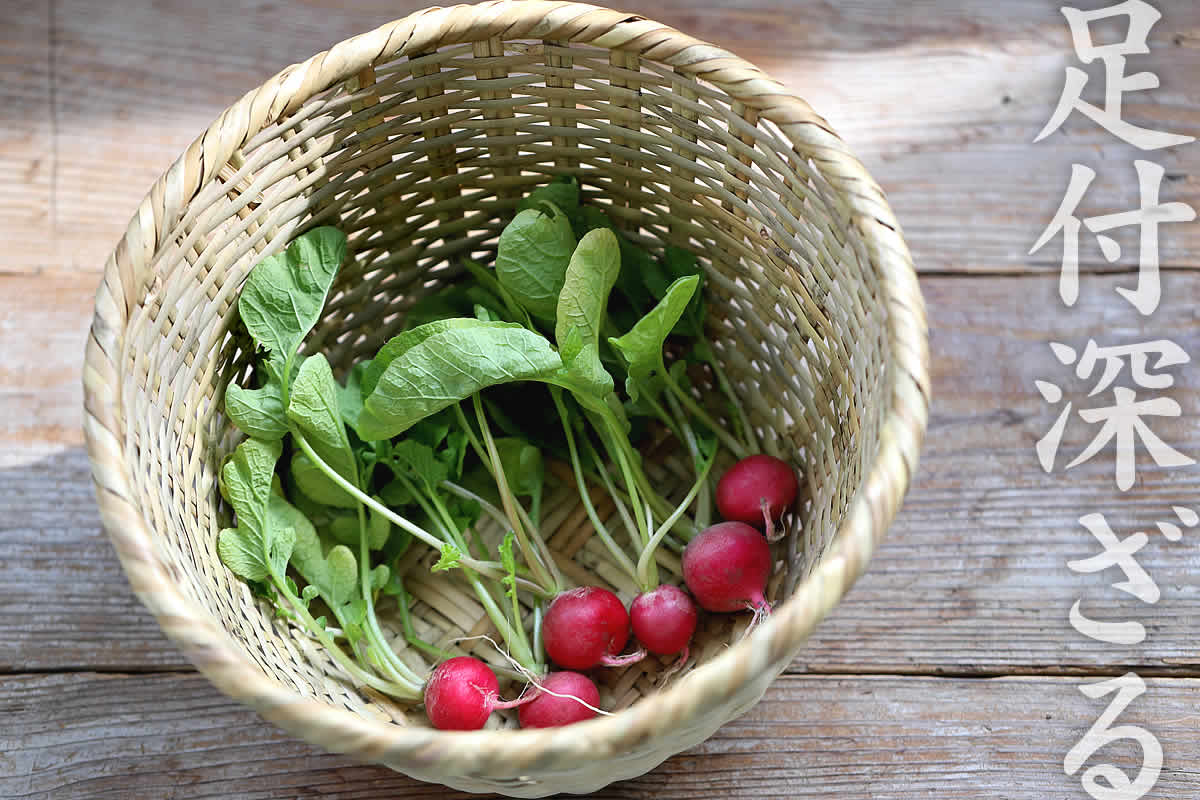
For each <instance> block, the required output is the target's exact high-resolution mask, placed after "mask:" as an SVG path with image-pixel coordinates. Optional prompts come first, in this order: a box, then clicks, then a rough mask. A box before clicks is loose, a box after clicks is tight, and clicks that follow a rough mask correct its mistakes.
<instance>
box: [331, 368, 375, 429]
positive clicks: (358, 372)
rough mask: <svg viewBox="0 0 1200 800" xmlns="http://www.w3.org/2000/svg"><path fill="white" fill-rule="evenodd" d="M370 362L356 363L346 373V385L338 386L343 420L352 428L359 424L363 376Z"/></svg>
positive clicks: (339, 406)
mask: <svg viewBox="0 0 1200 800" xmlns="http://www.w3.org/2000/svg"><path fill="white" fill-rule="evenodd" d="M370 363H371V362H369V361H360V362H358V363H357V364H355V365H354V366H353V367H351V368H350V372H348V373H347V374H346V385H345V386H339V387H338V408H339V409H340V410H341V412H342V421H343V422H345V423H346V424H347V425H349V426H350V427H351V428H353V427H355V426H356V425H358V415H359V414H361V413H362V401H363V391H362V378H363V375H364V374H365V373H366V371H367V369H368V367H369V366H370Z"/></svg>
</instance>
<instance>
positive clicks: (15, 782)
mask: <svg viewBox="0 0 1200 800" xmlns="http://www.w3.org/2000/svg"><path fill="white" fill-rule="evenodd" d="M1089 682H1090V681H1089ZM1078 684H1079V681H1076V680H1074V679H1055V678H1038V679H1019V678H1008V679H996V680H964V679H936V678H894V677H857V678H845V679H843V678H824V677H813V676H808V677H797V676H792V677H785V678H781V679H780V680H778V681H776V683H775V684H774V685H773V686H772V688H771V689H770V690H769V691H768V692H767V695H766V697H765V698H764V700H763V702H762V703H760V704H759V705H758V706H756V707H755V708H754V709H753V710H751V711H750V712H749V713H748V714H747V715H746V716H744V717H742V718H741V719H740V720H737V721H735V722H733V723H730V724H729V725H726V726H725V727H724V728H722V729H721V730H720V731H718V732H717V734H716V735H715V736H714V737H713V738H711V739H709V740H708V741H707V742H704V743H703V744H701V745H699V746H698V747H695V748H693V749H692V750H689V751H687V752H686V753H684V754H681V755H679V756H676V757H674V758H671V759H669V760H668V761H667V762H665V763H664V764H662V765H661V766H660V767H658V768H657V769H656V770H654V771H652V772H650V773H649V774H648V775H645V776H643V777H641V778H638V779H635V780H631V781H627V782H623V783H618V784H616V785H613V786H610V787H608V788H606V789H603V790H601V791H600V792H598V793H596V794H595V795H594V796H595V797H598V798H612V799H613V800H616V799H617V798H622V799H624V798H630V799H632V798H650V797H653V798H656V799H657V800H668V799H669V798H680V799H681V800H682V799H685V798H692V797H697V796H701V797H717V796H725V797H729V796H734V795H736V796H737V797H764V798H765V797H778V796H781V795H782V794H783V793H784V792H785V787H786V794H787V796H789V797H829V796H831V795H835V796H837V797H840V798H897V799H899V798H917V797H920V798H954V799H955V800H965V799H966V798H988V800H991V799H992V798H995V797H997V796H999V795H997V787H998V786H1003V787H1004V789H1003V791H1002V796H1003V797H1005V798H1006V799H1007V800H1034V799H1035V798H1036V799H1037V800H1041V798H1045V797H1059V798H1075V797H1078V798H1084V797H1086V795H1085V794H1084V793H1083V790H1082V789H1081V788H1080V784H1079V776H1078V774H1077V775H1076V777H1074V778H1072V777H1068V776H1066V775H1065V774H1064V772H1063V766H1062V764H1063V757H1064V756H1065V755H1066V753H1067V752H1068V751H1069V750H1070V749H1071V748H1072V747H1073V746H1074V745H1075V743H1076V742H1078V741H1079V740H1080V739H1081V738H1082V737H1083V734H1084V732H1085V731H1086V730H1087V729H1088V728H1089V727H1090V726H1091V724H1092V723H1093V722H1094V721H1095V720H1096V719H1097V718H1098V717H1099V716H1100V714H1101V713H1102V712H1103V711H1104V709H1105V708H1106V707H1107V704H1108V702H1109V700H1110V699H1111V698H1104V699H1102V700H1097V701H1093V700H1089V699H1087V698H1086V697H1084V696H1083V695H1082V694H1081V693H1080V692H1079V690H1078V688H1077V686H1078ZM1146 684H1147V691H1146V693H1145V694H1144V695H1142V696H1141V697H1139V698H1137V699H1136V700H1134V701H1133V702H1132V704H1131V705H1130V706H1129V707H1128V709H1127V710H1126V711H1125V712H1124V713H1123V714H1122V715H1121V717H1120V720H1119V721H1120V722H1121V723H1123V724H1131V725H1139V726H1142V727H1144V728H1145V729H1146V730H1147V731H1149V732H1150V733H1151V734H1153V735H1154V736H1155V737H1156V738H1157V739H1158V741H1159V742H1160V743H1161V745H1162V748H1163V753H1164V755H1163V764H1164V768H1163V771H1162V773H1161V775H1160V777H1159V779H1158V783H1157V786H1156V787H1155V791H1156V794H1155V795H1154V796H1158V797H1192V796H1195V795H1196V794H1197V792H1198V791H1200V774H1197V772H1196V771H1195V770H1194V769H1192V768H1191V765H1192V764H1194V763H1195V762H1196V759H1197V758H1200V739H1198V738H1197V737H1196V734H1195V723H1196V716H1195V696H1196V692H1197V691H1198V690H1200V682H1198V681H1195V680H1185V679H1149V680H1147V681H1146ZM0 709H3V711H4V718H5V725H4V726H3V728H0V766H2V767H3V768H2V769H0V795H3V796H4V797H10V798H21V799H22V800H40V798H54V800H70V799H71V798H84V797H87V798H107V797H163V798H173V799H175V800H182V799H183V798H189V800H199V799H200V798H231V797H237V798H242V799H243V800H254V799H256V798H276V797H281V796H284V795H286V796H288V797H322V798H331V799H332V798H337V799H338V800H355V799H356V798H362V799H363V800H365V798H377V797H385V796H386V797H397V798H400V797H403V798H418V797H422V798H433V797H438V798H451V797H455V798H467V797H471V796H472V795H464V794H461V793H458V792H454V791H451V790H448V789H444V788H441V787H436V786H433V785H430V784H423V783H418V782H416V781H413V780H411V779H409V778H406V777H404V776H402V775H399V774H397V773H393V772H391V771H389V770H386V769H383V768H381V767H374V766H365V765H359V764H355V763H352V762H350V761H348V760H347V759H346V758H343V757H341V756H336V755H330V754H326V753H323V752H319V751H318V750H316V749H315V748H313V747H310V746H308V745H306V744H304V743H302V742H299V741H296V740H293V739H291V738H290V737H288V736H287V735H285V734H284V733H282V732H280V731H278V730H277V729H275V728H274V727H272V726H270V725H268V724H266V723H264V722H262V721H261V720H259V719H258V718H257V717H256V716H255V715H254V714H253V713H252V712H251V711H249V710H247V709H245V708H242V707H241V706H238V705H235V704H234V703H232V702H231V701H229V700H227V699H226V698H224V697H223V696H220V695H218V694H217V693H216V691H215V690H214V689H213V688H212V687H211V686H209V685H208V683H207V682H206V681H204V679H203V678H201V677H199V676H196V675H154V676H101V675H95V674H90V673H78V674H71V675H47V676H18V677H12V678H8V679H6V680H4V681H3V682H0ZM1035 732H1036V733H1035ZM1097 763H1111V764H1113V765H1114V766H1117V767H1119V768H1121V769H1124V770H1126V771H1129V772H1132V771H1134V770H1135V769H1136V768H1137V767H1139V766H1140V764H1141V759H1140V754H1139V753H1138V752H1137V751H1136V749H1135V748H1134V747H1133V746H1132V745H1131V744H1130V743H1129V742H1125V743H1122V744H1118V745H1114V746H1112V747H1110V748H1106V749H1105V750H1101V751H1100V752H1099V753H1097V754H1096V755H1095V756H1094V757H1093V758H1092V759H1091V760H1089V761H1088V762H1087V764H1088V766H1091V765H1093V764H1097Z"/></svg>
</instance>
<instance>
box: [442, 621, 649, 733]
mask: <svg viewBox="0 0 1200 800" xmlns="http://www.w3.org/2000/svg"><path fill="white" fill-rule="evenodd" d="M473 639H483V640H485V641H486V642H488V643H489V644H490V645H491V646H492V647H494V648H496V652H497V653H499V654H500V655H501V656H502V657H503V658H504V660H505V661H507V662H508V663H509V664H511V665H512V667H513V669H515V670H516V671H517V672H519V673H521V675H523V676H524V677H525V680H527V681H529V685H530V686H532V687H533V688H534V689H535V692H536V693H535V694H531V695H530V696H529V698H528V700H522V697H524V694H525V693H524V692H522V693H521V697H518V698H517V699H516V700H513V701H512V702H513V703H518V704H520V705H524V704H525V703H526V702H529V701H532V700H535V699H537V696H538V695H539V694H548V695H550V696H551V697H558V698H561V699H563V700H574V701H575V702H576V703H579V705H581V706H583V707H584V708H586V709H588V710H589V711H595V712H596V713H597V714H603V715H604V716H606V717H611V716H612V715H613V714H612V712H611V711H605V710H604V709H602V708H596V707H595V706H594V705H592V704H591V703H588V702H586V701H585V700H583V699H581V698H579V697H576V696H575V695H573V694H561V693H559V692H556V691H553V690H551V689H547V688H546V687H545V686H543V685H542V684H541V682H540V681H539V680H538V678H537V676H536V675H534V674H533V673H532V672H530V671H529V670H528V669H526V668H525V667H524V665H522V664H521V663H520V662H518V661H517V660H516V659H514V658H513V657H512V656H510V655H509V654H508V653H506V652H504V649H503V648H501V647H500V645H498V644H496V640H495V639H493V638H492V637H490V636H488V635H487V634H484V633H481V634H479V635H478V636H460V637H459V638H457V639H455V641H456V642H469V641H471V640H473ZM643 655H644V654H643ZM496 707H497V708H500V706H496Z"/></svg>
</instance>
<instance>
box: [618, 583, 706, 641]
mask: <svg viewBox="0 0 1200 800" xmlns="http://www.w3.org/2000/svg"><path fill="white" fill-rule="evenodd" d="M697 616H698V615H697V613H696V604H695V603H693V602H692V598H691V597H688V593H687V592H685V591H684V590H683V589H680V588H679V587H678V586H672V585H671V584H669V583H664V584H663V585H661V586H659V587H658V588H657V589H655V590H654V591H652V592H643V593H642V594H639V595H638V596H637V597H635V598H634V599H633V603H632V604H631V605H630V606H629V620H630V622H631V623H632V624H633V635H634V636H636V637H637V640H638V641H639V642H641V643H642V646H643V647H645V648H646V649H647V650H649V651H650V652H651V653H654V654H656V655H660V656H673V655H675V654H676V653H680V652H684V653H686V651H687V649H688V642H690V641H691V640H692V634H693V633H695V632H696V618H697Z"/></svg>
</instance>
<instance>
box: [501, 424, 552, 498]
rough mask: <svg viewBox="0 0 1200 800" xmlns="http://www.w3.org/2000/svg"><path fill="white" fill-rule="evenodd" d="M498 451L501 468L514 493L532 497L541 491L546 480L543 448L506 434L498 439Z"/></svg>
mask: <svg viewBox="0 0 1200 800" xmlns="http://www.w3.org/2000/svg"><path fill="white" fill-rule="evenodd" d="M496 452H497V455H499V456H500V469H501V470H502V471H503V472H504V477H505V479H506V480H507V481H508V488H509V489H510V490H512V493H513V494H515V495H517V496H518V497H532V496H535V495H537V494H540V493H541V491H542V486H543V484H544V483H545V480H546V468H545V464H544V463H543V461H542V451H541V450H539V449H538V448H536V447H534V446H533V445H531V444H530V443H529V442H526V441H523V440H521V439H517V438H515V437H508V436H506V437H502V438H499V439H496Z"/></svg>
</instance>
